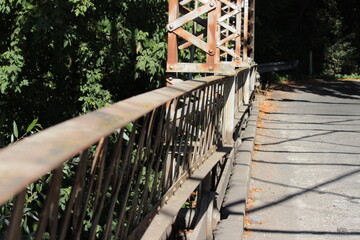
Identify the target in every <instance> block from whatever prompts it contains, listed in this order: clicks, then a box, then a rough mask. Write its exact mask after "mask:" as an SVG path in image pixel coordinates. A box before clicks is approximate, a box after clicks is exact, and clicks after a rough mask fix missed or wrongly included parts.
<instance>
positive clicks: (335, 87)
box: [244, 80, 360, 240]
mask: <svg viewBox="0 0 360 240" xmlns="http://www.w3.org/2000/svg"><path fill="white" fill-rule="evenodd" d="M266 99H267V100H266V101H264V103H263V105H262V106H261V107H260V117H259V119H260V121H259V124H258V126H259V129H258V131H257V133H258V135H257V140H256V143H257V145H256V147H255V148H256V150H255V154H254V161H253V164H252V176H251V179H250V192H249V195H250V196H249V202H248V208H249V209H250V213H248V215H247V220H246V227H247V232H246V233H245V237H244V238H247V239H251V240H254V239H268V240H270V239H276V240H280V239H343V238H344V239H359V238H360V218H359V214H360V81H330V82H325V81H320V80H319V81H313V82H311V83H306V82H305V83H299V84H287V85H284V86H283V87H281V88H280V89H277V90H274V91H272V92H271V93H270V94H269V95H268V96H267V97H266Z"/></svg>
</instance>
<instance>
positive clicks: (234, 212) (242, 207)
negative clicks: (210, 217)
mask: <svg viewBox="0 0 360 240" xmlns="http://www.w3.org/2000/svg"><path fill="white" fill-rule="evenodd" d="M258 115H259V103H258V102H257V101H256V102H253V105H252V111H251V113H250V117H249V119H248V124H247V127H246V130H245V133H244V135H243V136H242V138H241V139H239V140H238V142H237V143H241V144H240V146H239V147H238V149H237V151H236V156H235V160H234V167H233V170H232V175H231V178H230V181H229V186H228V191H227V193H226V196H225V199H224V202H223V206H222V211H221V212H222V216H221V218H222V220H221V221H220V223H219V224H218V226H217V228H216V230H215V231H214V237H215V239H216V240H229V239H241V237H242V236H243V234H244V218H245V211H246V201H247V198H248V190H249V183H250V168H251V160H252V159H251V158H252V152H253V150H254V144H255V137H256V128H257V119H258Z"/></svg>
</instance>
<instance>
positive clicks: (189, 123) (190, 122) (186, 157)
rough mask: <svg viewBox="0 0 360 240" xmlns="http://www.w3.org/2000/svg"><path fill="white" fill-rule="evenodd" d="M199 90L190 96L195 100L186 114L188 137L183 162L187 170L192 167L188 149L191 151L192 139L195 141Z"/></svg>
mask: <svg viewBox="0 0 360 240" xmlns="http://www.w3.org/2000/svg"><path fill="white" fill-rule="evenodd" d="M198 92H199V91H195V92H194V93H193V94H191V95H190V97H191V96H192V98H193V102H192V104H191V111H190V105H189V111H188V112H187V114H186V116H187V129H186V137H185V141H186V144H185V148H184V160H183V161H184V162H183V164H184V165H185V166H183V167H184V170H185V171H186V172H189V169H190V164H189V159H190V154H189V152H188V149H190V152H191V148H192V141H193V131H194V129H195V126H194V124H195V120H194V118H195V117H196V103H198V102H199V101H198V100H197V96H196V94H198ZM190 100H191V99H190ZM189 102H190V101H189Z"/></svg>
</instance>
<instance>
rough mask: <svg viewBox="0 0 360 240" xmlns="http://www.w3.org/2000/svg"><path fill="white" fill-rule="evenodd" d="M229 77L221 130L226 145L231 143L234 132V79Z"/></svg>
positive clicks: (225, 90)
mask: <svg viewBox="0 0 360 240" xmlns="http://www.w3.org/2000/svg"><path fill="white" fill-rule="evenodd" d="M236 77H237V76H234V77H229V80H228V81H227V82H226V83H225V88H224V97H225V107H224V124H223V126H224V128H223V139H224V140H225V142H226V144H227V145H229V144H232V143H233V132H234V116H235V78H236Z"/></svg>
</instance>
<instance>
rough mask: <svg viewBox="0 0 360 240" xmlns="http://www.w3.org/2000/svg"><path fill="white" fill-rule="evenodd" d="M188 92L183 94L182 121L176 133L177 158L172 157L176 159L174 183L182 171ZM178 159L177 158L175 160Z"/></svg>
mask: <svg viewBox="0 0 360 240" xmlns="http://www.w3.org/2000/svg"><path fill="white" fill-rule="evenodd" d="M187 96H188V94H185V95H183V96H182V99H183V107H182V109H181V114H180V121H179V126H178V127H177V133H176V144H175V151H174V153H177V155H176V158H175V156H174V157H172V159H174V160H173V161H175V163H176V164H175V173H174V180H173V182H172V184H173V183H174V182H175V181H176V180H177V179H178V177H179V176H180V175H181V172H180V165H181V163H180V161H181V160H180V159H181V156H180V155H181V145H182V144H183V143H182V139H183V137H182V136H183V134H184V133H183V132H184V131H183V127H184V122H185V108H186V98H187ZM175 159H176V160H175Z"/></svg>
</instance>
